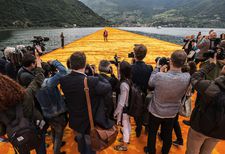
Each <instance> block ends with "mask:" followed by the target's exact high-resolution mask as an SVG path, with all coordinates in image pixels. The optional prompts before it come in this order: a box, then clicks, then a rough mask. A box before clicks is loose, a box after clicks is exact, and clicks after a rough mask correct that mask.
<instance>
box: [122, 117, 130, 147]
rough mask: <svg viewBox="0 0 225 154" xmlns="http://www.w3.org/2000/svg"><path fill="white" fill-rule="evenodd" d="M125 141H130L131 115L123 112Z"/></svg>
mask: <svg viewBox="0 0 225 154" xmlns="http://www.w3.org/2000/svg"><path fill="white" fill-rule="evenodd" d="M122 119H123V120H122V125H123V142H125V143H128V142H129V141H130V117H129V115H128V114H123V118H122Z"/></svg>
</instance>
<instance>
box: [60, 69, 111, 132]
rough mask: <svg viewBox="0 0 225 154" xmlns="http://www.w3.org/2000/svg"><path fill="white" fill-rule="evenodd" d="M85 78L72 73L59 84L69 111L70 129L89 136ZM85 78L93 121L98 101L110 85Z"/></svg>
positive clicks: (93, 78) (94, 78)
mask: <svg viewBox="0 0 225 154" xmlns="http://www.w3.org/2000/svg"><path fill="white" fill-rule="evenodd" d="M85 76H86V75H85V74H82V73H78V72H74V71H72V72H71V73H70V74H69V75H67V76H65V77H63V78H62V79H61V80H60V84H61V87H62V91H63V93H64V95H65V99H66V104H67V108H68V111H69V126H70V128H72V129H73V130H75V131H77V132H79V133H82V134H89V130H90V123H89V118H88V110H87V103H86V96H85V92H84V78H85ZM87 78H88V87H89V92H90V97H91V103H92V112H93V118H94V119H95V115H96V112H97V109H98V106H99V103H100V101H99V99H100V97H101V96H104V95H105V94H107V93H108V92H109V91H110V90H111V85H110V84H108V83H104V82H101V81H99V79H98V78H96V77H87Z"/></svg>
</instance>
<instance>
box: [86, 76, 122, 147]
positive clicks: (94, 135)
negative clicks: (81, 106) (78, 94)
mask: <svg viewBox="0 0 225 154" xmlns="http://www.w3.org/2000/svg"><path fill="white" fill-rule="evenodd" d="M84 91H85V95H86V102H87V108H88V116H89V122H90V126H91V130H90V139H91V147H92V150H94V151H101V150H104V149H106V148H108V147H109V146H110V145H112V144H113V143H114V142H115V140H116V138H117V135H118V131H117V128H116V126H115V125H114V126H113V127H112V128H110V129H104V128H102V127H100V126H95V125H94V120H93V115H92V108H91V98H90V94H89V88H88V83H87V78H86V77H85V78H84Z"/></svg>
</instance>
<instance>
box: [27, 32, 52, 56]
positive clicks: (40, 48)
mask: <svg viewBox="0 0 225 154" xmlns="http://www.w3.org/2000/svg"><path fill="white" fill-rule="evenodd" d="M47 41H49V38H48V37H42V36H34V40H31V42H32V43H33V46H27V50H28V51H30V52H32V53H33V54H34V52H35V50H36V51H37V52H38V54H39V55H43V52H44V51H45V44H44V42H47Z"/></svg>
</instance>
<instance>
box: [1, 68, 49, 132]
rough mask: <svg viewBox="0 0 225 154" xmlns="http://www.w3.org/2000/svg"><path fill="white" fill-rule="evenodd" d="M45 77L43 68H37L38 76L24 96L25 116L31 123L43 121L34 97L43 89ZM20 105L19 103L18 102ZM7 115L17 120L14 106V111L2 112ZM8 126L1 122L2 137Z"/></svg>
mask: <svg viewBox="0 0 225 154" xmlns="http://www.w3.org/2000/svg"><path fill="white" fill-rule="evenodd" d="M44 79H45V77H44V74H43V69H42V68H36V76H35V78H34V79H33V81H32V82H31V83H30V84H29V86H28V87H27V88H26V94H25V96H24V100H23V102H22V106H23V113H24V116H25V117H26V118H28V119H30V121H34V122H35V121H36V120H43V117H42V115H41V113H40V112H39V111H38V110H37V109H36V108H35V106H34V96H35V94H36V92H37V91H38V90H39V89H40V88H41V85H42V83H43V81H44ZM18 103H19V102H18ZM1 112H3V113H5V114H7V116H8V118H9V119H12V120H13V119H15V117H16V114H15V113H16V111H15V107H14V106H13V107H12V109H11V110H10V109H8V110H7V111H1ZM5 130H6V126H5V125H4V124H3V123H2V122H1V121H0V136H2V135H5V133H6V132H5Z"/></svg>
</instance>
